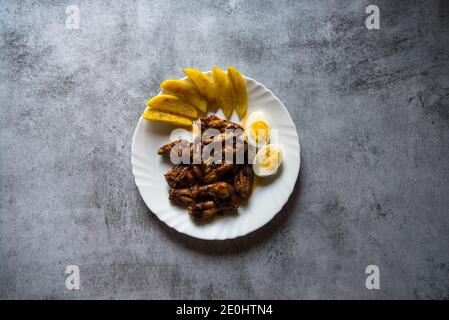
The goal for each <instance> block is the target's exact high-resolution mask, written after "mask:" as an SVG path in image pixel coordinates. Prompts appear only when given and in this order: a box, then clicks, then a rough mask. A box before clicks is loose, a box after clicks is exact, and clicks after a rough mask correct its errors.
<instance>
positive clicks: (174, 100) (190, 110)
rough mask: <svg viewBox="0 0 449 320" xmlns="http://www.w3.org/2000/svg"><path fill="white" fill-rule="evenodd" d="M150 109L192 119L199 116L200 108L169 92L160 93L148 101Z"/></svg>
mask: <svg viewBox="0 0 449 320" xmlns="http://www.w3.org/2000/svg"><path fill="white" fill-rule="evenodd" d="M147 106H148V107H150V109H155V110H161V111H166V112H169V113H174V114H178V115H181V116H185V117H189V118H192V119H197V118H198V110H197V109H196V108H195V107H194V106H192V105H191V104H189V103H187V102H185V101H183V100H181V99H180V98H178V97H176V96H172V95H169V94H160V95H158V96H155V97H154V98H152V99H150V100H149V101H148V102H147Z"/></svg>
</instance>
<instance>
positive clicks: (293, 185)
mask: <svg viewBox="0 0 449 320" xmlns="http://www.w3.org/2000/svg"><path fill="white" fill-rule="evenodd" d="M204 73H205V74H207V75H210V74H211V71H206V72H204ZM242 76H243V77H244V78H245V80H250V81H253V82H254V84H255V85H258V86H261V87H262V89H264V90H266V91H267V92H268V93H269V94H270V95H271V96H272V97H273V98H274V99H275V100H277V102H278V103H279V104H280V105H281V107H282V108H284V110H285V111H286V112H287V114H288V116H289V117H290V120H291V122H292V124H293V126H294V128H295V134H296V138H297V142H298V166H297V170H296V173H295V181H294V183H293V184H292V187H291V189H290V190H289V192H288V197H287V199H286V201H285V202H284V203H283V204H282V205H280V207H279V208H278V209H277V211H276V213H275V214H274V215H273V216H272V217H271V218H270V219H268V220H267V221H265V222H264V223H263V224H261V225H259V226H257V227H255V228H249V230H248V231H247V232H245V233H243V234H239V235H236V236H234V237H225V238H219V237H201V236H195V235H191V234H188V233H185V232H183V231H180V230H178V229H177V228H175V227H173V226H170V225H168V224H167V223H166V222H165V221H164V220H162V219H161V218H160V217H159V216H158V214H157V213H156V212H155V211H154V210H153V209H152V208H151V205H150V204H149V203H147V201H146V200H145V198H144V197H143V196H142V190H141V189H140V187H139V185H138V184H137V181H136V174H135V170H134V168H135V166H134V164H133V156H134V148H135V139H136V135H137V132H138V129H139V128H140V126H141V124H142V121H143V120H144V119H143V113H142V115H141V116H140V117H139V120H138V122H137V126H136V128H135V129H134V133H133V138H132V141H131V159H130V160H131V169H132V173H133V176H134V184H135V185H136V187H137V189H138V190H139V195H140V197H141V199H142V200H143V202H144V203H145V205H146V206H147V208H148V209H149V210H150V212H151V213H152V214H153V215H155V216H156V217H157V219H158V220H159V221H160V222H162V223H163V224H164V225H166V226H167V227H169V228H170V229H172V230H175V231H176V232H179V233H181V234H183V235H185V236H188V237H192V238H195V239H200V240H206V241H213V240H231V239H237V238H241V237H244V236H247V235H248V234H250V233H253V232H255V231H257V230H259V229H261V228H263V227H264V226H266V225H267V224H269V223H270V222H271V221H273V219H274V217H276V216H277V215H278V214H279V212H281V211H282V209H283V208H284V206H285V205H286V204H287V203H288V202H289V201H290V199H291V196H292V194H293V191H294V190H295V187H296V185H297V183H298V178H299V172H300V170H301V144H300V141H299V133H298V128H297V127H296V124H295V122H294V121H293V118H292V117H291V115H290V112H289V111H288V109H287V108H286V107H285V105H284V103H283V102H282V101H281V100H280V99H279V98H278V97H277V96H276V95H275V94H274V93H273V92H272V91H271V90H270V89H268V88H267V87H266V86H265V85H263V84H261V83H259V82H257V81H256V80H254V79H253V78H250V77H247V76H245V75H243V74H242ZM185 79H187V77H183V78H182V79H179V80H185ZM162 92H163V90H161V91H160V92H159V93H158V95H160V94H162ZM145 109H146V108H145Z"/></svg>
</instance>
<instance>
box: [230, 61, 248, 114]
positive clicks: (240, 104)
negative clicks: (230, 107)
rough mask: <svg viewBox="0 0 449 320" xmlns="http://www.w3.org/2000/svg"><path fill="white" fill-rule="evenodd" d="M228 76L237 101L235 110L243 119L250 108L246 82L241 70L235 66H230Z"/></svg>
mask: <svg viewBox="0 0 449 320" xmlns="http://www.w3.org/2000/svg"><path fill="white" fill-rule="evenodd" d="M228 77H229V79H230V81H231V84H232V91H233V96H234V102H235V110H236V111H237V115H238V116H239V118H240V119H242V118H243V117H244V116H245V114H246V111H247V110H248V94H247V92H246V82H245V79H244V78H243V77H242V75H241V74H240V72H238V71H237V69H235V68H234V67H229V68H228Z"/></svg>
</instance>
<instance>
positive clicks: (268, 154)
mask: <svg viewBox="0 0 449 320" xmlns="http://www.w3.org/2000/svg"><path fill="white" fill-rule="evenodd" d="M259 161H260V165H261V166H262V167H263V168H264V169H270V168H273V167H276V166H278V165H279V163H280V162H281V154H280V152H279V151H278V150H276V149H271V148H267V149H266V150H265V152H264V153H262V154H261V155H260V158H259Z"/></svg>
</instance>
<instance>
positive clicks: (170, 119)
mask: <svg viewBox="0 0 449 320" xmlns="http://www.w3.org/2000/svg"><path fill="white" fill-rule="evenodd" d="M143 117H144V119H146V120H152V121H158V122H164V123H168V124H171V125H175V126H182V127H189V126H192V119H189V118H186V117H183V116H180V115H176V114H171V113H167V112H163V111H160V110H156V109H148V108H147V109H146V110H145V111H144V113H143Z"/></svg>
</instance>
